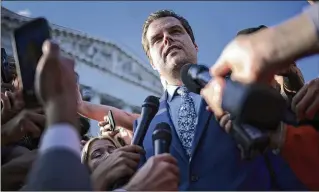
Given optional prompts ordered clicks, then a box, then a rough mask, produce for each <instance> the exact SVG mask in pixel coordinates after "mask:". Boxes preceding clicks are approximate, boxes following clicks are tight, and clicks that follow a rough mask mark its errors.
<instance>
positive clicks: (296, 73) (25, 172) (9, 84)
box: [1, 26, 319, 191]
mask: <svg viewBox="0 0 319 192" xmlns="http://www.w3.org/2000/svg"><path fill="white" fill-rule="evenodd" d="M267 30H272V29H267V27H266V26H259V27H256V28H249V29H245V30H242V31H240V32H239V33H238V34H237V36H238V37H237V39H239V40H240V39H244V38H250V37H252V36H251V35H252V34H253V35H254V34H256V35H258V34H259V32H265V33H266V31H267ZM317 44H318V36H317ZM312 47H313V46H312ZM309 52H314V53H318V49H317V50H315V51H314V50H312V51H309ZM223 55H224V54H222V56H223ZM251 57H252V58H256V57H253V55H252V56H251ZM290 58H297V57H295V56H290ZM282 60H283V59H281V61H282ZM222 61H223V58H221V59H219V61H218V63H217V65H216V66H215V69H212V75H213V76H216V77H218V76H223V74H222V73H224V72H225V70H222V69H221V68H222V67H223V63H222ZM245 61H246V60H245ZM287 61H288V64H286V65H285V67H279V68H280V70H277V71H276V73H275V72H274V71H275V70H269V71H271V72H273V73H274V74H275V78H274V79H272V81H271V82H270V83H269V81H268V82H267V84H268V85H270V86H271V87H273V88H274V89H275V90H277V91H278V93H280V94H281V95H282V96H283V98H284V99H285V101H286V103H287V105H288V106H289V107H290V108H291V110H292V111H294V112H295V113H296V114H297V117H298V118H299V120H304V119H315V118H317V117H316V114H318V111H319V101H318V100H319V94H318V92H319V79H318V78H317V79H313V80H311V81H310V82H308V83H306V84H305V82H304V78H303V75H302V73H301V71H300V70H299V69H298V67H297V65H296V63H295V60H291V59H287ZM287 61H285V62H283V63H287ZM6 62H8V63H7V64H6V65H8V66H11V68H10V69H11V71H9V73H8V74H6V77H10V78H9V80H8V79H6V80H5V82H4V81H2V82H1V126H2V129H1V141H2V142H1V154H2V155H1V157H2V158H1V159H2V167H1V171H2V177H1V178H2V179H1V180H2V186H1V189H2V190H81V191H83V190H98V191H106V190H118V191H139V190H141V191H142V190H143V191H144V190H158V191H168V190H178V189H180V188H179V185H180V177H181V176H180V168H179V164H178V161H177V160H176V158H174V157H173V156H172V155H170V154H167V153H164V154H157V153H155V155H154V156H152V157H151V158H148V159H147V160H146V163H145V164H143V165H140V161H141V159H142V158H143V157H144V156H145V149H143V146H142V145H133V144H131V143H134V142H133V141H132V140H133V135H136V130H135V132H134V131H133V122H134V121H135V120H136V119H138V118H142V115H141V114H131V113H126V112H124V111H122V110H120V109H116V108H113V107H110V106H103V105H94V104H90V103H89V102H86V101H84V100H82V97H81V93H80V90H79V85H78V83H77V80H76V79H77V77H76V74H75V73H74V61H73V60H72V59H69V58H65V57H63V56H61V55H60V49H59V46H58V45H57V44H55V43H52V42H50V41H47V42H45V43H44V45H43V56H42V57H41V59H40V61H39V62H38V66H37V71H36V77H35V90H36V93H37V96H38V99H39V101H40V102H41V104H42V107H39V108H36V109H29V108H25V102H27V101H25V100H24V99H23V95H22V94H23V91H22V90H21V88H20V86H19V81H18V80H17V73H16V68H15V67H14V59H13V58H12V57H10V56H8V59H6ZM229 62H232V61H229ZM245 64H246V63H245ZM227 65H229V64H227ZM225 66H226V64H225ZM225 66H224V67H225ZM238 66H239V64H238ZM218 67H219V68H218ZM228 68H230V69H232V75H233V76H232V77H234V78H235V79H236V77H237V79H236V80H238V81H239V82H249V83H251V82H258V81H259V80H260V79H262V80H264V79H265V78H258V77H257V76H258V75H259V74H261V73H259V72H258V73H256V74H255V75H251V77H252V78H251V79H248V78H247V77H248V76H245V78H246V79H244V78H243V77H242V76H240V75H239V73H240V72H239V71H237V72H236V66H235V64H234V65H233V68H231V66H228ZM272 68H274V67H272ZM263 69H264V68H263ZM237 70H238V68H237ZM221 71H223V72H221ZM265 71H267V70H265ZM252 73H253V72H252ZM274 74H272V75H274ZM267 75H269V74H267ZM253 77H255V78H253ZM215 81H218V78H216V80H215ZM218 83H220V82H217V84H218ZM215 84H216V82H214V81H211V82H210V84H208V85H207V86H206V87H205V89H204V90H202V92H201V94H202V95H203V97H204V98H205V99H206V101H207V103H208V106H209V109H208V110H212V111H214V113H215V115H216V119H217V120H218V122H219V124H220V127H222V128H224V129H225V131H226V132H230V130H231V129H232V123H231V120H232V119H231V114H229V113H227V112H223V111H222V110H221V107H220V106H218V102H216V100H214V101H211V100H210V99H211V98H212V96H211V95H214V94H215V93H213V92H212V90H213V88H212V87H213V86H215ZM221 84H222V83H221ZM210 85H212V86H210ZM210 89H211V90H210ZM209 97H210V98H209ZM75 98H76V99H75ZM261 102H262V101H261ZM307 109H308V111H307ZM109 110H112V111H113V112H114V119H115V122H116V125H117V126H116V127H112V126H111V124H110V122H109V117H108V116H106V114H107V112H108V111H109ZM309 111H310V112H309ZM79 114H80V115H82V116H85V117H86V118H90V119H94V120H97V121H100V122H99V126H100V133H99V136H97V137H92V138H90V137H88V136H87V135H86V133H87V132H88V130H89V123H88V121H87V120H86V118H84V117H82V116H80V115H79ZM154 115H155V114H154ZM311 122H312V123H311V124H307V125H298V126H297V128H299V129H297V128H296V126H291V125H288V124H285V123H284V122H282V123H280V126H279V128H278V129H276V130H275V131H273V132H269V135H271V136H270V139H271V141H270V144H269V145H270V146H269V147H270V148H271V149H274V153H275V150H279V149H280V150H279V152H277V153H280V155H281V156H282V157H283V159H285V161H287V162H288V164H289V166H290V168H291V169H292V170H293V172H294V173H295V174H296V176H297V177H298V178H299V180H301V182H302V183H303V184H304V185H305V186H306V188H307V189H310V190H318V189H319V179H317V178H318V177H316V176H318V173H319V164H318V163H317V162H318V161H317V160H319V135H318V133H317V132H316V129H317V130H318V128H319V125H318V119H317V120H314V121H311ZM58 131H60V132H58ZM133 132H134V133H133ZM267 134H268V133H267ZM72 142H73V143H72ZM74 143H77V144H78V146H77V147H76V146H74V145H73V144H74ZM72 145H73V146H72ZM207 155H209V154H207ZM316 161H317V162H316ZM268 168H269V169H270V172H271V171H272V167H271V166H270V167H268ZM314 172H315V173H314ZM275 177H276V176H275ZM125 178H129V179H128V180H127V181H126V182H124V183H121V181H122V180H123V179H125ZM119 183H120V184H119ZM226 189H227V188H226Z"/></svg>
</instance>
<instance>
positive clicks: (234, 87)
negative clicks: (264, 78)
mask: <svg viewBox="0 0 319 192" xmlns="http://www.w3.org/2000/svg"><path fill="white" fill-rule="evenodd" d="M181 79H182V81H183V83H184V85H185V86H186V87H187V88H188V90H189V91H191V92H194V93H197V94H199V93H200V90H201V89H202V88H203V87H204V86H205V85H206V84H207V83H208V82H209V81H210V80H211V79H212V77H211V76H210V74H209V69H208V68H207V67H206V66H204V65H197V64H187V65H184V66H183V67H182V69H181ZM222 108H223V109H224V110H225V111H228V112H229V113H230V114H231V115H233V116H235V117H236V121H238V123H241V124H249V125H252V126H255V127H258V128H259V129H263V130H269V129H277V127H278V125H279V123H280V121H282V120H283V119H284V111H285V110H286V102H285V100H284V98H283V97H282V96H281V95H280V94H279V93H278V92H277V91H276V90H274V89H272V88H271V87H268V86H266V85H260V84H249V85H243V84H240V83H238V82H234V81H231V80H230V78H226V84H225V87H224V91H223V95H222ZM269 114H272V115H269Z"/></svg>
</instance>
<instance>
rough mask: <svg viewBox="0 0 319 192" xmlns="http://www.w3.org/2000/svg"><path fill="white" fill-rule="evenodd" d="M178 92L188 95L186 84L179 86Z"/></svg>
mask: <svg viewBox="0 0 319 192" xmlns="http://www.w3.org/2000/svg"><path fill="white" fill-rule="evenodd" d="M177 93H178V94H180V95H186V94H188V93H189V92H188V89H187V88H186V87H185V86H181V87H179V88H178V90H177Z"/></svg>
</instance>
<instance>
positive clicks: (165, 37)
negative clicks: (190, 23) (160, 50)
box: [164, 34, 173, 45]
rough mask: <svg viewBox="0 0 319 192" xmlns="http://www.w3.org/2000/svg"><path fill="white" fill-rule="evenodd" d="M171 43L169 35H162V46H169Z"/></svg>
mask: <svg viewBox="0 0 319 192" xmlns="http://www.w3.org/2000/svg"><path fill="white" fill-rule="evenodd" d="M172 41H173V39H172V37H171V36H170V35H169V34H165V35H164V45H169V44H171V43H172Z"/></svg>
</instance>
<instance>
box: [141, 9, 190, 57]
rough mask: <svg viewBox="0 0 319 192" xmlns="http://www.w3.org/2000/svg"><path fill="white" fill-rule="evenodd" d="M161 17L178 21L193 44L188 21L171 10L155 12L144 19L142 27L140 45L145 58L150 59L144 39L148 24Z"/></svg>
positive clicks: (147, 45) (147, 43)
mask: <svg viewBox="0 0 319 192" xmlns="http://www.w3.org/2000/svg"><path fill="white" fill-rule="evenodd" d="M163 17H174V18H176V19H178V20H179V21H180V22H181V24H182V26H183V27H184V28H185V30H186V32H187V33H188V35H189V36H190V38H191V39H192V41H193V43H195V37H194V33H193V30H192V27H191V26H190V25H189V23H188V21H187V20H186V19H185V18H184V17H182V16H180V15H178V14H176V13H175V12H174V11H171V10H166V9H164V10H159V11H156V12H154V13H151V14H150V15H149V16H148V18H147V19H146V21H145V22H144V25H143V33H142V45H143V49H144V51H145V53H146V55H147V57H148V58H149V59H150V56H149V48H150V47H149V42H148V41H147V39H146V33H147V30H148V28H149V26H150V24H151V23H152V22H153V21H155V20H156V19H159V18H163Z"/></svg>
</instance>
